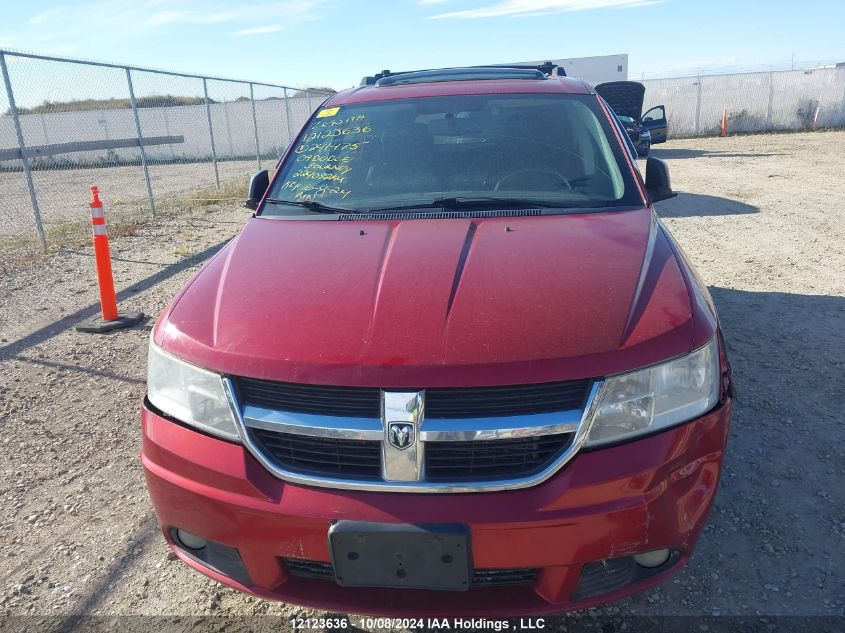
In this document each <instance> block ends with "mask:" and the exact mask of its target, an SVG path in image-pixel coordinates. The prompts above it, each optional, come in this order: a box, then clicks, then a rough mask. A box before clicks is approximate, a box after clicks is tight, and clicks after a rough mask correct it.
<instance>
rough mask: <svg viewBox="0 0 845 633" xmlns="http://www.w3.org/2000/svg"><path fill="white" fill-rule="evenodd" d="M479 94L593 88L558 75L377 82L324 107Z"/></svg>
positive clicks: (569, 91) (588, 91)
mask: <svg viewBox="0 0 845 633" xmlns="http://www.w3.org/2000/svg"><path fill="white" fill-rule="evenodd" d="M478 94H593V89H592V87H591V86H590V85H589V84H587V83H586V82H584V81H583V80H581V79H578V78H575V77H558V76H550V77H544V78H542V79H481V80H459V81H432V82H420V83H408V84H392V85H378V84H377V83H376V84H375V85H368V86H358V87H356V88H350V89H348V90H344V91H342V92H339V93H337V94H336V95H334V96H332V97H331V98H330V99H328V101H326V103H325V104H324V105H325V106H341V105H346V104H353V103H366V102H369V101H391V100H396V99H412V98H416V97H444V96H453V95H478Z"/></svg>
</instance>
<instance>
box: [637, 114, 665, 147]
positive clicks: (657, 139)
mask: <svg viewBox="0 0 845 633" xmlns="http://www.w3.org/2000/svg"><path fill="white" fill-rule="evenodd" d="M643 127H644V128H646V129H647V130H648V131H649V132H651V144H652V145H654V144H655V143H665V142H666V134H667V131H668V127H669V124H668V123H667V121H666V108H665V107H664V106H662V105H659V106H655V107H653V108H652V109H651V110H649V111H648V112H646V113H645V114H644V115H643Z"/></svg>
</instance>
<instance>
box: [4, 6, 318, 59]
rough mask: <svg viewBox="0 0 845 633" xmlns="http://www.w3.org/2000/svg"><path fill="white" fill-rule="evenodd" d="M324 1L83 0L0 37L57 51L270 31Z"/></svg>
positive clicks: (39, 14)
mask: <svg viewBox="0 0 845 633" xmlns="http://www.w3.org/2000/svg"><path fill="white" fill-rule="evenodd" d="M329 1H330V0H245V1H244V2H242V3H238V4H237V8H233V6H235V5H234V3H232V2H230V1H228V0H88V1H86V2H82V3H66V4H61V5H58V6H55V7H51V8H49V9H45V10H42V11H36V12H35V13H34V14H33V15H32V17H30V18H29V19H28V20H27V22H26V23H25V24H23V25H21V26H20V28H19V29H18V30H17V32H10V30H9V29H8V26H9V25H4V26H5V27H7V28H6V29H4V30H5V31H6V32H5V33H3V34H2V35H0V41H2V45H3V46H5V47H10V48H15V47H20V48H27V49H30V48H34V49H36V50H38V51H39V52H48V53H53V54H59V55H60V54H63V53H64V54H67V53H69V52H72V51H74V50H84V49H85V43H86V41H91V40H92V39H96V40H101V41H106V40H107V41H109V42H111V41H116V42H117V41H125V40H128V39H137V38H143V37H149V36H150V35H153V34H155V33H157V32H160V31H162V30H165V29H173V28H177V29H178V28H182V29H184V28H186V27H204V26H212V25H230V27H231V28H232V29H233V32H234V33H236V34H243V35H248V34H250V33H271V32H275V31H277V30H281V29H283V28H287V27H289V26H292V25H295V24H300V23H302V22H307V21H311V20H317V19H320V17H321V14H322V12H321V11H320V9H322V8H325V7H326V6H328V4H329ZM33 4H34V3H33ZM34 6H35V7H37V6H38V5H37V4H34ZM268 25H272V26H268ZM271 29H272V30H271Z"/></svg>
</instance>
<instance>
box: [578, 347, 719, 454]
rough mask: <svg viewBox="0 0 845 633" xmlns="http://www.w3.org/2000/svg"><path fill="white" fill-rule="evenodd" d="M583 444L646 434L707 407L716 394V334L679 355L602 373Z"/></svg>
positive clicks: (682, 419) (707, 408) (717, 355)
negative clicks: (642, 366) (616, 372)
mask: <svg viewBox="0 0 845 633" xmlns="http://www.w3.org/2000/svg"><path fill="white" fill-rule="evenodd" d="M599 398H600V400H599V403H598V406H597V408H596V412H595V414H594V415H593V420H592V424H591V425H590V430H589V435H588V436H587V442H586V446H596V445H598V444H604V443H606V442H616V441H619V440H623V439H627V438H630V437H634V436H636V435H641V434H644V433H651V432H653V431H659V430H661V429H664V428H667V427H670V426H672V425H674V424H680V423H681V422H686V421H688V420H691V419H693V418H695V417H697V416H699V415H701V414H702V413H705V412H707V411H709V410H710V409H711V408H712V407H713V406H714V405H715V404H716V402H717V401H718V399H719V348H718V345H717V343H716V339H715V338H714V339H713V340H711V341H710V342H709V343H708V344H707V345H705V346H704V347H702V348H700V349H698V350H696V351H694V352H693V353H692V354H688V355H687V356H684V357H683V358H678V359H676V360H673V361H670V362H668V363H663V364H661V365H656V366H654V367H650V368H648V369H643V370H640V371H636V372H632V373H630V374H624V375H622V376H615V377H613V378H608V379H607V380H606V381H605V383H604V386H603V387H602V390H601V392H600V394H599Z"/></svg>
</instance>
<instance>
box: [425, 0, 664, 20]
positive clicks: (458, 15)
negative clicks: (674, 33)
mask: <svg viewBox="0 0 845 633" xmlns="http://www.w3.org/2000/svg"><path fill="white" fill-rule="evenodd" d="M424 1H425V0H424ZM659 2H663V0H501V1H500V2H496V3H495V4H491V5H487V6H483V7H476V8H474V9H461V10H458V11H449V12H447V13H439V14H437V15H432V16H430V18H431V19H446V18H453V19H473V18H495V17H505V16H535V15H548V14H550V13H564V12H570V11H587V10H590V9H610V8H613V9H623V8H632V7H642V6H647V5H651V4H658V3H659Z"/></svg>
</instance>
